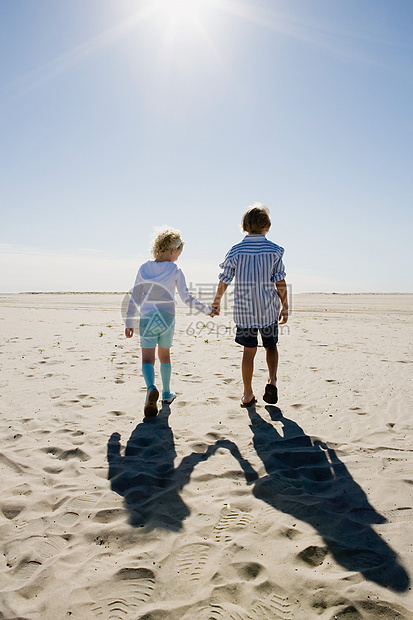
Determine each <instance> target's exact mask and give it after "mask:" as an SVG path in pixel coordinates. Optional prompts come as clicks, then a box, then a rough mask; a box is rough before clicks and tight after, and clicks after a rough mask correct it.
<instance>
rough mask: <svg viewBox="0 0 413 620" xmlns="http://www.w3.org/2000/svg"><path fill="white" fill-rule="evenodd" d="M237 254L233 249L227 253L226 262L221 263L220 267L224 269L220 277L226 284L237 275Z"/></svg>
mask: <svg viewBox="0 0 413 620" xmlns="http://www.w3.org/2000/svg"><path fill="white" fill-rule="evenodd" d="M235 258H236V257H235V256H234V254H233V253H232V252H231V250H230V251H229V252H228V253H227V255H226V256H225V258H224V262H222V263H220V265H219V266H220V268H221V269H222V271H221V273H220V274H219V276H218V278H219V279H220V280H221V282H223V283H224V284H231V282H232V280H233V279H234V276H235Z"/></svg>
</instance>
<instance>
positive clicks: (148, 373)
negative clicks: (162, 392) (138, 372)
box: [142, 364, 155, 390]
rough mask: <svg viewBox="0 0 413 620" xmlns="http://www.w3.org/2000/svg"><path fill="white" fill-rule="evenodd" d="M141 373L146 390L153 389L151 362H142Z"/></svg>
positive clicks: (153, 369) (153, 378)
mask: <svg viewBox="0 0 413 620" xmlns="http://www.w3.org/2000/svg"><path fill="white" fill-rule="evenodd" d="M142 374H143V378H144V379H145V383H146V387H147V388H148V390H151V389H154V387H155V368H154V367H153V365H152V364H144V365H143V366H142Z"/></svg>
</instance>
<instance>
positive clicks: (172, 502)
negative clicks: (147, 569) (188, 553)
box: [107, 405, 257, 531]
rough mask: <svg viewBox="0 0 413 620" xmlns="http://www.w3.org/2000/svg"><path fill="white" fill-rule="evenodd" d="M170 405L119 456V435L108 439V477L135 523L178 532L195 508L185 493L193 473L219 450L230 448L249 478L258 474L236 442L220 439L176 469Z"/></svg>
mask: <svg viewBox="0 0 413 620" xmlns="http://www.w3.org/2000/svg"><path fill="white" fill-rule="evenodd" d="M169 415H170V409H169V406H167V405H166V406H164V407H163V408H162V410H161V411H160V413H159V414H158V415H157V416H156V417H155V418H144V420H143V422H141V423H140V424H138V426H137V427H136V428H135V430H134V431H133V433H132V435H131V436H130V439H129V441H128V443H127V445H126V449H125V455H124V456H121V454H120V435H119V433H113V434H112V436H111V438H110V439H109V441H108V447H107V448H108V449H107V458H108V463H109V474H108V478H109V480H110V483H111V488H112V490H113V491H115V493H118V494H119V495H122V496H123V497H124V498H125V502H126V506H127V508H128V510H129V513H130V523H131V524H132V525H134V526H136V527H139V526H143V525H147V526H149V527H151V528H163V529H167V530H172V531H179V530H180V529H181V528H182V522H183V521H184V519H185V518H186V517H188V516H189V514H190V510H189V508H188V507H187V505H186V504H185V502H184V501H183V500H182V498H181V496H180V492H181V490H182V489H183V487H184V486H185V485H186V484H188V482H189V479H190V477H191V474H192V472H193V470H194V468H195V467H196V465H198V463H201V462H202V461H206V460H207V459H208V458H209V457H210V456H212V455H213V454H214V453H215V452H216V450H217V449H218V448H227V449H228V450H229V451H230V452H231V454H232V455H233V456H234V457H235V458H236V459H237V461H238V462H239V464H240V466H241V467H242V469H243V471H244V474H245V477H246V479H247V481H249V482H251V481H252V480H255V479H256V478H257V474H256V473H255V471H254V470H253V469H252V468H251V466H250V465H249V463H248V461H246V460H245V459H243V458H242V456H241V454H240V452H239V450H238V448H237V446H236V445H235V444H234V443H233V442H231V441H228V440H224V439H223V440H218V441H217V442H216V443H215V444H213V445H211V446H209V447H208V449H207V451H206V452H203V453H198V452H193V453H192V454H190V455H189V456H186V457H184V458H183V459H182V461H181V463H180V464H179V466H178V467H177V468H175V466H174V461H175V459H176V456H177V455H176V451H175V442H174V436H173V433H172V430H171V428H170V426H169V423H168V418H169Z"/></svg>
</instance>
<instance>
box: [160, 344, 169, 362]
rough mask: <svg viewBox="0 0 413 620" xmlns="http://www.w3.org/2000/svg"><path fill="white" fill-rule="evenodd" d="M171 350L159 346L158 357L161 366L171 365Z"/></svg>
mask: <svg viewBox="0 0 413 620" xmlns="http://www.w3.org/2000/svg"><path fill="white" fill-rule="evenodd" d="M170 351H171V350H170V349H164V348H163V347H160V346H159V345H158V357H159V361H160V362H161V364H170V363H171V353H170Z"/></svg>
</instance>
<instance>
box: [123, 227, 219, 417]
mask: <svg viewBox="0 0 413 620" xmlns="http://www.w3.org/2000/svg"><path fill="white" fill-rule="evenodd" d="M156 232H157V234H156V236H155V238H154V241H153V245H152V254H153V257H154V260H149V261H147V262H146V263H143V265H141V266H140V268H139V271H138V274H137V276H136V281H135V286H134V288H133V293H132V295H131V298H130V301H129V306H128V311H127V315H126V321H125V336H126V338H131V337H132V336H133V331H134V328H133V324H134V316H135V313H136V309H137V308H140V320H139V334H140V339H141V347H142V374H143V378H144V379H145V383H146V387H147V393H146V401H145V407H144V414H145V416H146V417H150V416H156V415H157V413H158V406H157V401H158V398H159V392H158V390H157V388H156V386H155V348H156V345H158V357H159V361H160V365H161V368H160V370H161V379H162V402H163V403H164V404H170V403H172V402H173V400H174V399H175V398H176V394H175V393H174V392H171V389H170V381H171V357H170V348H171V345H172V340H173V334H174V328H175V304H176V302H175V290H177V291H178V293H179V296H180V298H181V299H182V301H183V302H184V303H185V304H187V305H188V306H190V307H191V308H196V309H197V310H199V311H201V312H204V313H205V314H208V315H209V316H211V317H212V316H215V314H216V312H215V311H214V310H213V309H212V306H207V305H205V304H203V303H202V302H200V301H198V300H197V299H195V297H193V296H192V295H191V294H190V292H189V291H188V287H187V285H186V281H185V276H184V274H183V273H182V271H181V270H180V269H179V268H178V267H177V266H176V264H175V263H176V261H177V260H178V258H179V257H180V255H181V253H182V250H183V247H184V242H183V240H182V238H181V233H180V232H179V230H174V229H173V228H169V227H167V226H165V227H163V228H161V229H158V230H157V231H156Z"/></svg>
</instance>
